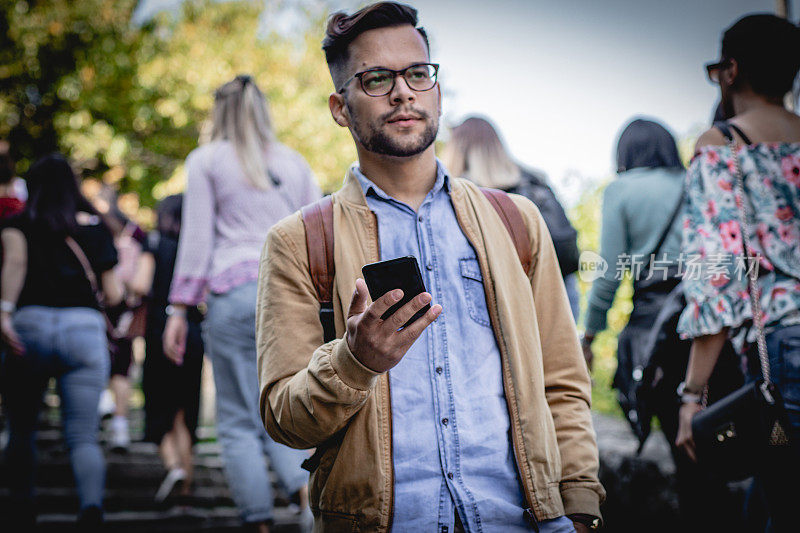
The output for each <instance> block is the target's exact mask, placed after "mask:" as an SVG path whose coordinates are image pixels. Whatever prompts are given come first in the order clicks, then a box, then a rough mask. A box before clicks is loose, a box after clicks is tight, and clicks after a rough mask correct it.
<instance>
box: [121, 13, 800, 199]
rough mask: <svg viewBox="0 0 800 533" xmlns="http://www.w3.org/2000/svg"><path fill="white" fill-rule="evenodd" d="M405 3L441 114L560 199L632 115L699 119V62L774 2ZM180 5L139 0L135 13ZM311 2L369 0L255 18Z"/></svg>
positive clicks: (604, 154)
mask: <svg viewBox="0 0 800 533" xmlns="http://www.w3.org/2000/svg"><path fill="white" fill-rule="evenodd" d="M217 1H224V0H217ZM406 1H407V2H408V3H410V4H411V5H413V6H415V7H416V8H417V9H418V11H419V16H420V22H421V23H422V25H424V26H425V28H426V29H427V30H428V33H429V35H430V38H431V52H432V58H433V61H435V62H438V63H441V70H440V82H441V84H442V87H443V90H444V94H445V99H444V123H445V124H449V125H455V124H457V123H458V122H460V121H461V120H462V119H463V118H464V117H465V116H467V115H469V114H472V113H479V114H482V115H486V116H488V117H489V118H490V119H492V120H493V121H494V122H495V124H496V125H497V127H498V129H499V130H500V131H501V133H502V135H503V136H504V138H505V139H506V141H507V143H508V145H509V146H510V148H511V151H512V153H513V154H514V155H515V157H517V159H519V160H520V161H521V162H523V163H525V164H527V165H530V166H533V167H536V168H540V169H542V170H544V171H545V172H546V173H547V174H548V175H549V177H550V180H551V181H552V182H553V184H554V185H555V187H556V189H557V190H558V191H559V192H560V194H561V196H562V199H563V200H564V201H565V202H566V203H568V204H570V203H572V202H573V201H574V200H575V199H576V197H577V194H578V192H579V189H580V188H581V187H580V182H579V180H578V178H576V176H579V177H581V178H582V179H583V180H590V181H599V180H601V179H604V178H606V177H608V176H609V175H611V173H612V172H613V170H614V169H615V167H616V165H615V164H614V149H615V143H616V138H617V136H618V135H619V132H620V130H621V128H622V127H623V126H624V125H625V124H627V122H628V121H629V120H630V119H631V118H633V117H635V116H647V117H654V118H657V119H659V120H660V121H661V122H662V123H663V124H664V125H666V126H667V128H668V129H669V130H670V131H672V132H673V134H674V135H675V136H676V137H678V138H687V137H689V136H692V135H696V134H697V133H698V131H700V129H701V128H704V127H706V126H707V125H708V124H709V121H710V117H711V114H712V112H713V109H714V107H715V105H716V102H717V98H718V89H717V88H716V87H715V86H713V85H712V84H710V83H709V82H708V81H707V79H706V75H705V70H704V68H703V65H704V63H706V62H709V61H712V60H714V59H716V58H718V57H719V43H720V38H721V34H722V32H723V30H724V29H725V28H727V27H728V26H730V25H731V24H732V23H733V22H735V21H736V20H737V19H739V18H740V17H741V16H743V15H745V14H747V13H753V12H774V10H775V7H776V1H775V0H406ZM182 2H183V0H141V1H140V3H139V6H138V9H137V12H136V13H135V14H134V22H135V23H136V22H141V21H142V20H147V19H148V18H150V17H151V16H152V15H153V13H156V12H158V11H160V10H164V9H167V10H176V9H177V8H178V7H179V6H180V4H181V3H182ZM318 2H326V3H327V4H329V5H330V7H331V9H332V10H338V9H345V10H350V11H352V10H353V9H355V8H357V7H359V6H360V5H363V4H365V3H367V2H363V1H358V0H283V1H281V2H278V1H275V0H267V6H268V9H267V10H265V12H264V14H263V15H262V25H264V26H266V27H268V28H272V29H278V31H280V32H281V33H292V32H293V31H294V29H295V28H297V27H298V25H297V24H298V17H299V16H300V15H299V14H300V13H301V12H302V8H301V9H296V8H297V7H298V6H304V5H305V6H308V5H315V4H318ZM293 8H295V9H293ZM798 17H800V0H791V1H790V18H791V19H792V20H794V21H797V19H798ZM320 60H322V53H321V52H320ZM441 136H442V137H446V136H447V130H446V128H443V130H442V132H441Z"/></svg>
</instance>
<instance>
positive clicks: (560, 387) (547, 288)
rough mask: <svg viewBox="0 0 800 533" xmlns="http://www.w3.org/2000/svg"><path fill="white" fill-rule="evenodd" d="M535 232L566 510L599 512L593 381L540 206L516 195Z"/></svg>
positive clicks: (534, 276) (601, 494)
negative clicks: (592, 395) (540, 212)
mask: <svg viewBox="0 0 800 533" xmlns="http://www.w3.org/2000/svg"><path fill="white" fill-rule="evenodd" d="M514 200H515V202H516V203H517V205H518V206H519V208H520V210H521V211H522V214H523V217H524V218H525V222H526V224H527V226H528V228H529V230H530V233H531V246H532V252H533V268H532V269H531V273H530V274H529V277H530V281H531V288H532V290H533V302H534V306H535V308H536V320H537V324H538V328H539V336H540V341H541V347H542V365H543V370H544V385H545V398H546V399H547V404H548V405H549V407H550V413H551V415H552V417H553V423H554V424H555V429H556V439H557V440H558V449H559V452H560V455H561V484H560V491H561V499H562V501H563V503H564V509H565V512H566V514H572V513H585V514H590V515H592V516H598V517H599V516H601V515H600V503H601V502H602V501H603V500H604V499H605V491H604V490H603V486H602V485H601V484H600V481H599V479H598V477H597V476H598V469H599V464H600V462H599V456H598V451H597V443H596V441H595V435H594V428H593V426H592V416H591V409H590V407H591V380H590V378H589V372H588V369H587V367H586V362H585V361H584V359H583V353H582V351H581V347H580V343H579V342H578V333H577V330H576V328H575V321H574V320H573V318H572V312H571V311H570V307H569V300H568V299H567V293H566V290H565V289H564V281H563V279H562V277H561V271H560V270H559V267H558V260H557V259H556V253H555V249H554V247H553V242H552V239H551V238H550V233H549V232H548V231H547V226H546V225H545V223H544V221H543V219H542V217H541V215H540V214H539V212H538V210H537V209H536V207H535V206H534V205H533V204H531V203H530V202H527V201H525V200H524V199H523V198H520V197H514Z"/></svg>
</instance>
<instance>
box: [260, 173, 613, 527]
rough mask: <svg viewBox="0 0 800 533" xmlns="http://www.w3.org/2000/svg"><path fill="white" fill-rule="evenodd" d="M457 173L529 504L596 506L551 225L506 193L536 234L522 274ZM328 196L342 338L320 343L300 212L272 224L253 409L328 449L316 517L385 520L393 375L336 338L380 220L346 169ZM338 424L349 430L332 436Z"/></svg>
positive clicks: (571, 327) (549, 509)
mask: <svg viewBox="0 0 800 533" xmlns="http://www.w3.org/2000/svg"><path fill="white" fill-rule="evenodd" d="M451 183H452V187H451V198H452V202H453V206H454V209H455V212H456V216H457V218H458V221H459V224H460V226H461V228H462V230H463V231H464V234H465V235H466V237H467V239H469V241H470V242H471V243H472V246H473V247H474V248H475V251H476V253H477V256H478V261H479V263H480V267H481V271H482V273H483V279H484V287H485V290H486V299H487V303H488V306H487V307H488V309H489V315H490V318H491V322H492V327H493V329H494V333H495V337H496V338H497V342H498V345H499V348H500V354H501V357H502V371H503V386H504V389H505V396H506V401H507V404H508V410H509V415H510V420H511V427H512V431H511V433H512V445H513V449H514V453H515V457H516V464H517V468H518V471H519V476H520V479H521V481H522V485H523V487H522V488H523V493H524V495H525V498H526V501H527V503H528V506H529V507H530V508H531V509H532V510H533V513H534V515H535V517H536V519H537V520H544V519H549V518H555V517H558V516H562V515H564V514H570V513H586V514H591V515H595V516H600V510H599V505H600V503H601V501H602V500H603V499H604V498H605V491H604V490H603V487H602V486H601V485H600V482H599V481H598V478H597V470H598V454H597V445H596V442H595V437H594V431H593V428H592V420H591V417H590V410H589V406H590V388H591V387H590V381H589V375H588V373H587V370H586V364H585V363H584V360H583V356H582V353H581V349H580V346H579V343H578V336H577V334H576V331H575V324H574V322H573V320H572V315H571V313H570V309H569V302H568V300H567V295H566V291H565V290H564V284H563V280H562V279H561V274H560V270H559V267H558V262H557V259H556V255H555V250H554V248H553V244H552V241H551V239H550V235H549V233H548V231H547V227H546V226H545V224H544V221H543V219H542V217H541V215H540V214H539V212H538V210H537V209H536V206H535V205H534V204H533V203H531V202H530V201H529V200H527V199H526V198H524V197H521V196H517V195H512V198H513V199H514V202H515V203H516V204H517V206H518V207H519V208H520V211H521V213H522V215H523V218H524V220H525V224H526V226H527V227H528V229H529V234H530V239H531V245H532V251H533V268H532V274H531V276H530V277H528V276H526V274H525V272H524V270H523V269H522V266H521V264H520V261H519V257H518V255H517V252H516V250H515V248H514V245H513V243H512V241H511V237H510V235H509V234H508V231H507V230H506V228H505V226H504V225H503V223H502V222H501V220H500V218H499V216H498V215H497V213H496V211H495V210H494V208H493V207H492V206H491V205H490V204H489V202H488V200H487V199H486V198H485V197H484V196H483V194H482V193H481V192H480V190H479V189H478V188H477V187H476V186H475V185H473V184H471V183H470V182H468V181H465V180H461V179H453V180H452V182H451ZM333 209H334V211H333V214H334V235H335V246H334V260H335V266H336V277H335V280H334V284H333V292H334V296H333V298H334V302H333V303H334V305H333V307H334V313H335V323H336V333H337V337H338V338H337V339H336V340H333V341H331V342H329V343H327V344H323V345H321V346H320V342H321V339H322V338H323V335H322V326H321V324H320V321H319V315H318V311H319V304H318V302H317V297H316V292H315V290H314V286H313V284H312V282H311V277H310V275H309V272H308V250H307V247H306V241H305V229H304V226H303V221H302V218H301V216H300V213H299V212H298V213H295V214H293V215H291V216H289V217H287V218H285V219H283V220H282V221H280V222H279V223H278V224H276V225H275V226H274V227H273V228H272V229H271V230H270V232H269V235H268V237H267V242H266V244H265V247H264V252H263V254H262V257H261V266H260V274H259V290H258V304H257V315H256V329H257V345H258V372H259V380H260V388H261V401H260V407H261V415H262V418H263V420H264V426H265V427H266V429H267V431H268V432H269V434H270V436H272V438H273V439H275V440H276V441H277V442H280V443H283V444H286V445H288V446H291V447H294V448H314V447H319V448H320V450H321V452H322V455H321V459H320V462H319V466H318V467H317V468H316V469H315V470H314V471H313V472H312V473H311V478H310V483H309V491H310V501H311V508H312V511H313V513H314V516H315V531H325V532H328V531H336V532H338V531H380V532H386V531H389V529H390V528H391V523H392V508H393V484H394V478H393V474H394V473H393V466H392V465H393V463H392V437H391V433H392V413H391V403H390V390H389V379H388V375H387V374H386V373H384V374H378V373H376V372H373V371H372V370H370V369H368V368H367V367H365V366H363V365H362V364H361V363H360V362H359V361H358V360H357V359H356V358H355V357H354V356H353V354H352V353H351V352H350V350H349V348H348V346H347V342H346V341H344V340H343V336H344V333H345V318H346V315H347V309H348V307H349V304H350V300H351V298H352V294H353V291H354V289H355V280H356V279H357V278H358V277H361V267H362V266H363V265H365V264H367V263H371V262H374V261H379V260H380V257H379V250H380V248H379V246H378V229H377V221H376V219H375V215H374V214H373V213H372V212H371V211H370V209H369V208H368V206H367V202H366V199H365V197H364V194H363V192H362V190H361V187H360V185H359V184H358V182H357V180H356V179H355V178H354V177H353V176H351V175H350V174H349V173H348V175H347V176H346V177H345V182H344V185H343V187H342V189H341V190H340V191H339V192H337V193H335V194H334V195H333ZM529 289H530V290H529ZM444 311H445V312H447V310H446V309H445V310H444ZM337 432H341V433H339V434H340V435H342V434H343V437H342V438H340V439H332V437H333V436H334V435H335V434H337Z"/></svg>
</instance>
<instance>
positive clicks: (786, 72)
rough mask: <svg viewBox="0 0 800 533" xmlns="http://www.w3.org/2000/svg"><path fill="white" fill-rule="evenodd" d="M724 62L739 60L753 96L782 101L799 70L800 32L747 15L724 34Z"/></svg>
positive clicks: (771, 17) (772, 20)
mask: <svg viewBox="0 0 800 533" xmlns="http://www.w3.org/2000/svg"><path fill="white" fill-rule="evenodd" d="M722 58H723V59H727V58H732V59H735V60H736V62H737V63H738V65H739V76H740V77H741V79H742V80H744V81H745V82H747V84H748V85H749V86H750V87H751V88H752V89H753V91H754V92H756V93H758V94H761V95H764V96H769V97H773V98H776V97H777V98H782V97H783V96H784V95H785V94H786V93H787V92H789V91H790V90H791V89H792V84H793V83H794V79H795V76H797V71H798V69H800V28H798V27H797V26H796V25H794V24H792V23H791V22H789V21H788V20H786V19H783V18H780V17H776V16H775V15H771V14H766V13H764V14H757V15H748V16H746V17H743V18H741V19H739V20H738V21H736V23H734V24H733V26H731V27H730V28H728V29H727V30H725V33H724V34H723V35H722Z"/></svg>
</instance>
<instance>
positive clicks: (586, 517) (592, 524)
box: [567, 513, 603, 531]
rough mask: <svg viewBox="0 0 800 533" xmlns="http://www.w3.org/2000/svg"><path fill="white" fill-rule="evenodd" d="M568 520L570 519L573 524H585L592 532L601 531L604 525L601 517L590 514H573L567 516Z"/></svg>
mask: <svg viewBox="0 0 800 533" xmlns="http://www.w3.org/2000/svg"><path fill="white" fill-rule="evenodd" d="M567 518H569V519H570V520H572V521H573V522H578V523H579V524H583V525H584V526H586V527H588V528H589V529H590V530H592V531H596V530H598V529H600V526H601V525H602V524H603V521H602V520H601V519H600V518H599V517H597V516H592V515H590V514H584V513H572V514H569V515H567Z"/></svg>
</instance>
